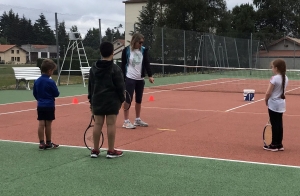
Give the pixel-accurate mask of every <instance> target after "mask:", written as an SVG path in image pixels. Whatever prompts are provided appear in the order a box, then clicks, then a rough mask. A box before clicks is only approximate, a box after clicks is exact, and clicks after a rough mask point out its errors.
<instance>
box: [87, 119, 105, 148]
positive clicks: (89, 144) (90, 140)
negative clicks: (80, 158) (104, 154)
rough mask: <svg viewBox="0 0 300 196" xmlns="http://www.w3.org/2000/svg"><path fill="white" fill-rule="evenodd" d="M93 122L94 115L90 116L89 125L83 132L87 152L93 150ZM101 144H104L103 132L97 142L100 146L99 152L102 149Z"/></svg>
mask: <svg viewBox="0 0 300 196" xmlns="http://www.w3.org/2000/svg"><path fill="white" fill-rule="evenodd" d="M93 122H95V118H94V115H92V116H91V121H90V124H89V126H88V127H87V128H86V130H85V132H84V144H85V146H86V147H87V148H88V149H89V150H92V149H93V148H94V139H93V128H92V127H94V125H93ZM103 142H104V136H103V132H101V135H100V141H99V144H100V146H99V150H100V148H101V147H102V145H103Z"/></svg>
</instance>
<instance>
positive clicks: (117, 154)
mask: <svg viewBox="0 0 300 196" xmlns="http://www.w3.org/2000/svg"><path fill="white" fill-rule="evenodd" d="M121 156H123V152H122V151H119V150H114V151H109V150H108V151H107V154H106V158H109V159H112V158H117V157H121Z"/></svg>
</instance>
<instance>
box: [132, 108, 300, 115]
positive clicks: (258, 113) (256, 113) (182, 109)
mask: <svg viewBox="0 0 300 196" xmlns="http://www.w3.org/2000/svg"><path fill="white" fill-rule="evenodd" d="M132 107H134V106H132ZM143 108H145V109H158V110H177V111H195V112H214V113H225V112H226V111H223V110H201V109H190V108H185V109H184V108H163V107H147V106H143ZM230 113H235V114H254V115H266V114H268V113H267V112H265V113H261V112H230ZM284 115H285V116H291V117H299V116H300V115H299V114H284Z"/></svg>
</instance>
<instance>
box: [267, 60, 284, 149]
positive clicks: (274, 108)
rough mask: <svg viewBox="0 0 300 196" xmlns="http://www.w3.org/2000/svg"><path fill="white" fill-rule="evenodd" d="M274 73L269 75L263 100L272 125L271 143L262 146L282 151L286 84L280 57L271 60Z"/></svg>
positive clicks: (282, 62)
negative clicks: (268, 82) (269, 78)
mask: <svg viewBox="0 0 300 196" xmlns="http://www.w3.org/2000/svg"><path fill="white" fill-rule="evenodd" d="M271 68H272V71H273V73H274V75H273V76H272V77H271V80H270V84H269V87H268V89H267V92H266V96H265V102H266V105H267V106H268V112H269V117H270V123H271V125H272V143H271V145H269V146H264V149H265V150H270V151H273V152H276V151H278V150H280V151H283V150H284V148H283V145H282V139H283V122H282V115H283V113H284V112H285V110H286V103H285V89H286V87H287V85H288V77H287V76H286V63H285V61H284V60H282V59H276V60H274V61H272V62H271Z"/></svg>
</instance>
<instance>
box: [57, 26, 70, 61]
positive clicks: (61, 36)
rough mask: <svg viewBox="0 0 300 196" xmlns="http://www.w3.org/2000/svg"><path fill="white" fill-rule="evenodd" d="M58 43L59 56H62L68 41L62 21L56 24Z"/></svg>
mask: <svg viewBox="0 0 300 196" xmlns="http://www.w3.org/2000/svg"><path fill="white" fill-rule="evenodd" d="M58 43H59V47H60V56H64V55H65V52H66V49H67V47H68V43H69V38H68V35H67V32H66V26H65V22H64V21H63V22H60V23H59V24H58Z"/></svg>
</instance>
